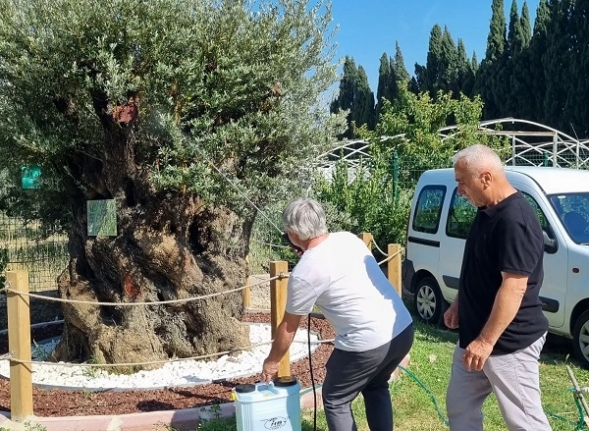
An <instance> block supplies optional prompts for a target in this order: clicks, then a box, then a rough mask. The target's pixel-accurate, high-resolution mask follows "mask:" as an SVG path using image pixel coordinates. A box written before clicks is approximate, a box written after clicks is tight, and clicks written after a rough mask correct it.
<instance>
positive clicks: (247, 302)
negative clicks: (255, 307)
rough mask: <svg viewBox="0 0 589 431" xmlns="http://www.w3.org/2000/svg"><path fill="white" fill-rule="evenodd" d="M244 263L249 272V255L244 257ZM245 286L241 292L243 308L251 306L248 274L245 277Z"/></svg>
mask: <svg viewBox="0 0 589 431" xmlns="http://www.w3.org/2000/svg"><path fill="white" fill-rule="evenodd" d="M245 264H246V266H247V268H248V274H249V256H246V257H245ZM245 284H246V288H245V289H243V290H242V293H243V307H244V308H249V307H251V306H252V290H251V289H250V287H249V286H250V276H249V275H248V276H247V279H246V282H245Z"/></svg>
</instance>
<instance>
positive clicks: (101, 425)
mask: <svg viewBox="0 0 589 431" xmlns="http://www.w3.org/2000/svg"><path fill="white" fill-rule="evenodd" d="M302 392H303V395H301V410H307V409H311V408H313V390H312V389H311V388H308V389H304V390H303V391H302ZM316 392H317V407H320V406H321V405H322V404H321V388H320V387H319V388H317V389H316ZM219 407H220V408H221V410H220V412H219V413H218V414H219V415H220V417H222V418H229V417H231V416H233V415H234V414H235V405H234V403H232V402H230V403H223V404H220V406H219ZM213 417H214V416H213V415H212V413H211V412H210V410H209V409H208V407H196V408H191V409H179V410H160V411H154V412H146V413H128V414H123V415H104V416H63V417H35V416H33V417H31V418H30V419H27V420H25V421H24V422H23V423H20V422H18V423H17V422H13V421H11V420H10V413H9V412H4V411H0V427H2V428H4V429H6V430H7V431H8V430H11V431H12V430H14V431H16V430H26V429H27V428H26V426H25V425H24V424H25V423H26V422H27V421H28V422H29V424H30V425H37V424H38V425H40V426H42V427H44V428H45V429H46V430H47V431H146V430H148V429H149V430H153V431H159V430H161V431H163V430H168V429H169V428H168V426H169V425H171V426H173V427H177V428H181V429H185V428H189V429H196V428H197V427H198V424H199V423H200V421H201V420H207V419H212V418H213ZM30 425H29V428H28V429H30ZM158 425H161V427H160V426H158ZM154 427H157V428H154Z"/></svg>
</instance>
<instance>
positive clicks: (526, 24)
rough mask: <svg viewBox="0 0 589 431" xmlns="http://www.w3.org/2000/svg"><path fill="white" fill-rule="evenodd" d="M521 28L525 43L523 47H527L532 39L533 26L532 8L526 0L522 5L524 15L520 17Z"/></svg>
mask: <svg viewBox="0 0 589 431" xmlns="http://www.w3.org/2000/svg"><path fill="white" fill-rule="evenodd" d="M520 28H521V33H522V40H523V44H522V47H523V48H524V49H525V48H527V47H528V46H530V40H531V39H532V27H531V25H530V10H529V9H528V2H525V1H524V5H523V7H522V16H521V18H520Z"/></svg>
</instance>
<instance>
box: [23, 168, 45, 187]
mask: <svg viewBox="0 0 589 431" xmlns="http://www.w3.org/2000/svg"><path fill="white" fill-rule="evenodd" d="M21 172H22V175H21V187H22V188H23V190H33V189H38V188H39V178H40V177H41V166H37V165H31V166H23V167H22V168H21Z"/></svg>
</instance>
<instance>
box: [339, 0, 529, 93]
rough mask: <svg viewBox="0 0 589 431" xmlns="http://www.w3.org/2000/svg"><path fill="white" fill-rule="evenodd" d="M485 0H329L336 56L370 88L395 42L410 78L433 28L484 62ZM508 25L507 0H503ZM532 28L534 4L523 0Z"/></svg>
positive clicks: (487, 13)
mask: <svg viewBox="0 0 589 431" xmlns="http://www.w3.org/2000/svg"><path fill="white" fill-rule="evenodd" d="M491 3H492V1H491V0H332V5H333V6H332V7H333V8H332V15H333V23H334V25H338V26H339V30H338V32H337V33H336V36H335V42H336V43H337V58H338V59H341V58H343V57H344V56H346V55H348V56H350V57H352V58H354V61H355V62H356V66H362V67H363V68H364V70H365V71H366V74H367V75H368V81H369V83H370V88H371V89H372V91H373V92H374V93H375V96H376V89H377V86H378V68H379V63H380V57H381V56H382V54H383V53H384V52H386V53H387V54H388V55H389V56H391V57H393V56H394V55H395V41H398V42H399V45H400V47H401V52H402V53H403V57H404V59H405V67H406V68H407V71H408V72H409V74H410V75H413V74H414V71H415V63H416V62H417V63H419V64H421V65H425V63H426V57H427V51H428V44H429V35H430V32H431V29H432V27H433V26H434V25H435V24H439V25H440V26H441V27H442V29H443V28H444V26H446V27H448V30H449V31H450V34H451V35H452V38H453V39H454V42H455V43H457V42H458V39H459V38H460V39H462V41H463V42H464V44H465V46H466V51H467V53H468V55H469V58H470V57H472V53H473V51H475V52H476V54H477V58H478V60H479V62H480V61H481V60H482V59H483V58H484V56H485V51H486V47H487V36H488V34H489V24H490V22H491ZM504 3H505V17H506V22H507V25H509V10H510V8H511V0H504ZM527 3H528V9H529V11H530V20H531V25H532V28H533V25H534V20H535V18H536V9H537V7H538V3H539V0H528V1H527ZM517 5H518V14H519V16H521V10H522V6H523V0H519V1H518V2H517Z"/></svg>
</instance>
